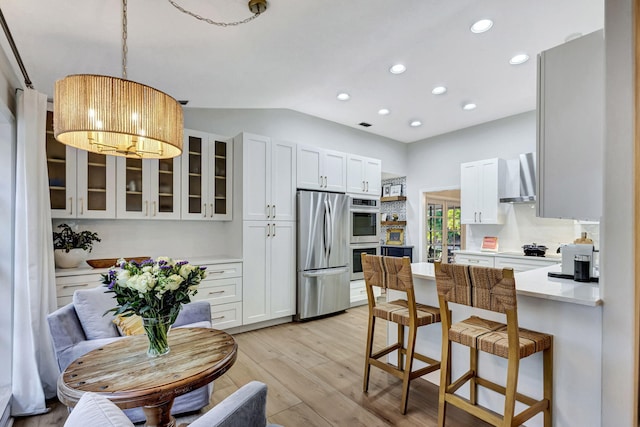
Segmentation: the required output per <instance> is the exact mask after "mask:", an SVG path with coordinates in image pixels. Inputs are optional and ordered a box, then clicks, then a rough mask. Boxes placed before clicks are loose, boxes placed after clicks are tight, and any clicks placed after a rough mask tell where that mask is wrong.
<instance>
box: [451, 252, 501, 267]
mask: <svg viewBox="0 0 640 427" xmlns="http://www.w3.org/2000/svg"><path fill="white" fill-rule="evenodd" d="M454 257H455V261H456V264H465V265H477V266H480V267H493V266H494V262H493V261H494V256H493V255H489V254H487V255H482V254H461V253H457V252H454Z"/></svg>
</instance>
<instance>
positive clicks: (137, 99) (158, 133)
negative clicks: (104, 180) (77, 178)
mask: <svg viewBox="0 0 640 427" xmlns="http://www.w3.org/2000/svg"><path fill="white" fill-rule="evenodd" d="M122 77H123V78H121V79H120V78H117V77H110V76H101V75H91V74H76V75H70V76H67V77H65V78H64V79H62V80H58V81H57V82H56V85H55V97H54V116H53V118H54V119H53V127H54V136H55V138H56V139H57V140H58V141H60V142H61V143H63V144H66V145H70V146H72V147H75V148H79V149H82V150H87V151H92V152H95V153H100V154H107V155H114V156H123V157H132V158H144V159H167V158H172V157H176V156H179V155H180V154H181V153H182V143H183V127H184V124H183V120H184V119H183V112H182V106H181V105H180V103H179V102H178V101H176V100H175V99H174V98H172V97H171V96H169V95H167V94H165V93H164V92H161V91H159V90H157V89H154V88H152V87H149V86H146V85H143V84H140V83H136V82H133V81H130V80H127V0H123V1H122Z"/></svg>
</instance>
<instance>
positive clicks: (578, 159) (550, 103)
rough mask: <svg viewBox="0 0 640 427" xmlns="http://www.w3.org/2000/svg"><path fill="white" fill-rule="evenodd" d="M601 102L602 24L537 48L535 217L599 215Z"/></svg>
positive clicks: (601, 174)
mask: <svg viewBox="0 0 640 427" xmlns="http://www.w3.org/2000/svg"><path fill="white" fill-rule="evenodd" d="M604 105H605V98H604V36H603V32H602V30H600V31H596V32H594V33H591V34H587V35H586V36H583V37H580V38H578V39H575V40H572V41H570V42H567V43H564V44H562V45H560V46H557V47H555V48H553V49H549V50H546V51H543V52H541V53H540V55H539V56H538V109H537V114H538V116H537V118H538V145H537V150H538V151H537V158H538V162H537V168H538V174H537V176H538V182H537V203H536V205H537V215H538V216H539V217H544V218H572V219H580V220H593V221H599V220H600V217H601V216H602V192H603V189H602V178H603V167H602V159H603V157H604Z"/></svg>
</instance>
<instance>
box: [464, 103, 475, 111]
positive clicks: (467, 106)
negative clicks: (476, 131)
mask: <svg viewBox="0 0 640 427" xmlns="http://www.w3.org/2000/svg"><path fill="white" fill-rule="evenodd" d="M476 107H477V105H476V104H474V103H473V102H467V103H466V104H464V105H463V106H462V109H463V110H464V111H471V110H475V109H476Z"/></svg>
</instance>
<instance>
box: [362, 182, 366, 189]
mask: <svg viewBox="0 0 640 427" xmlns="http://www.w3.org/2000/svg"><path fill="white" fill-rule="evenodd" d="M362 191H367V187H366V186H365V184H364V181H362Z"/></svg>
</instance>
